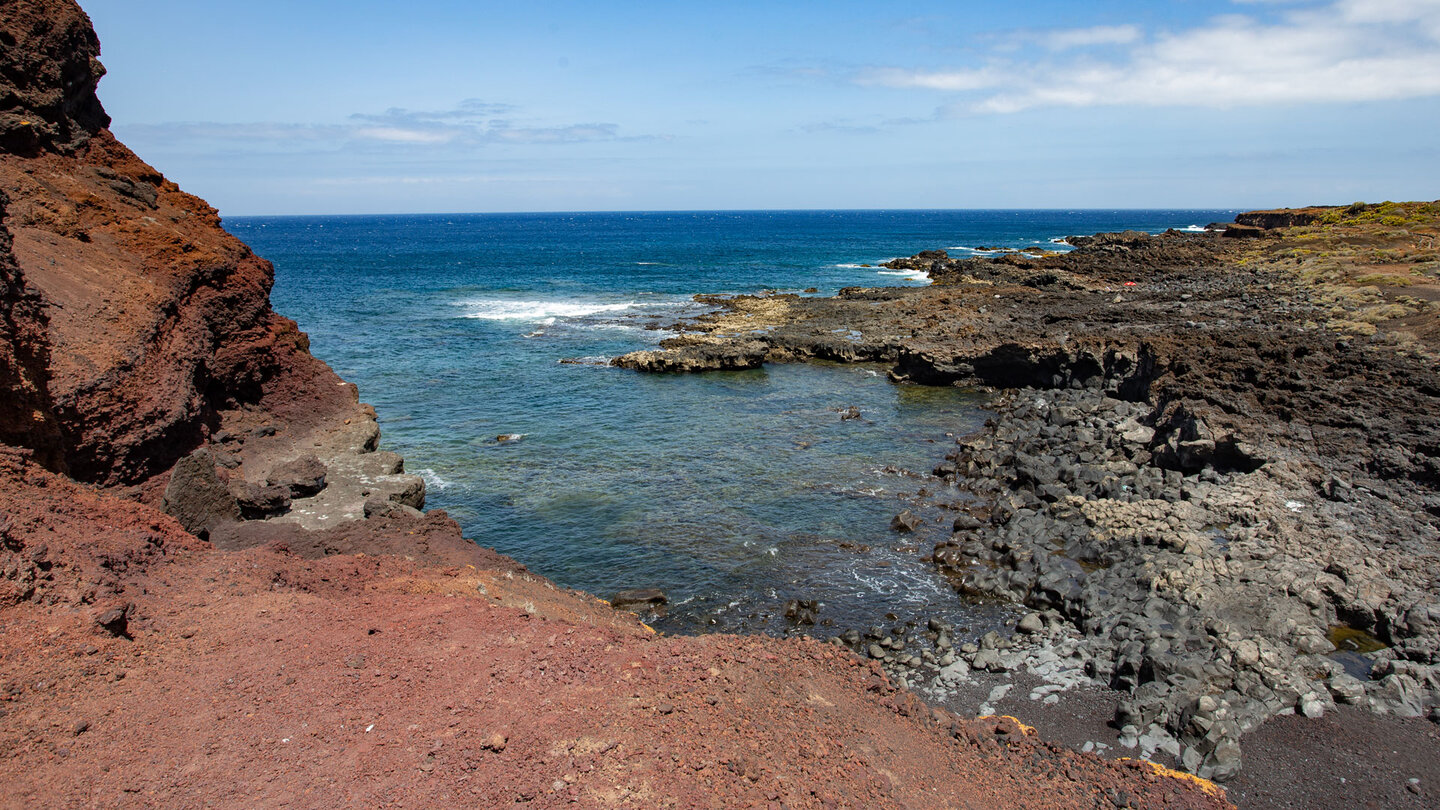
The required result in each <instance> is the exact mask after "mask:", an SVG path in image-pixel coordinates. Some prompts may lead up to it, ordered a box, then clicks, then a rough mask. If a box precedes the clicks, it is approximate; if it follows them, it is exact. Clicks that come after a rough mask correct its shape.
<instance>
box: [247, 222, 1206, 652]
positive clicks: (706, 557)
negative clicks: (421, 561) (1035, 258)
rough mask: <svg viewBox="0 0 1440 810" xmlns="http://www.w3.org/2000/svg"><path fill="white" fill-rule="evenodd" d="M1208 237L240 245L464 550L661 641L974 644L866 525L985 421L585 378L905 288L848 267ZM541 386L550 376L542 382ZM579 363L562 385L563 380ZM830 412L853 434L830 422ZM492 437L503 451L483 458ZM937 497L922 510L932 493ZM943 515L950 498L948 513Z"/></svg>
mask: <svg viewBox="0 0 1440 810" xmlns="http://www.w3.org/2000/svg"><path fill="white" fill-rule="evenodd" d="M1233 214H1234V212H1220V211H1204V212H1188V211H1187V212H1165V211H1158V212H1157V211H1134V212H1013V211H996V212H983V211H982V212H965V211H950V212H946V211H940V212H925V211H912V212H897V211H880V212H756V213H744V212H739V213H736V212H722V213H681V214H674V213H665V214H578V215H559V214H549V215H454V216H406V217H304V218H244V219H236V220H230V221H227V223H226V225H227V227H228V228H230V229H231V230H232V232H234V233H236V234H237V235H238V236H240V237H241V238H242V239H244V240H245V241H247V242H248V243H250V244H251V245H252V246H253V247H254V248H255V249H256V251H257V252H258V253H260V254H261V255H262V256H265V257H266V258H269V259H270V260H272V261H273V262H274V263H275V265H276V286H275V290H274V293H273V296H272V298H273V301H274V304H275V307H276V309H277V310H279V311H280V312H282V313H284V314H286V315H288V316H290V317H293V318H295V319H296V320H297V321H299V323H300V326H301V328H302V329H305V330H306V331H308V332H309V333H310V335H311V338H312V350H313V351H314V352H315V353H316V354H317V355H318V356H319V357H321V358H322V359H324V360H326V361H327V362H329V363H330V364H331V365H332V366H333V367H334V368H335V369H336V371H337V372H339V373H340V374H341V375H342V376H344V377H345V378H346V379H349V380H351V381H352V382H355V383H356V384H358V385H359V386H360V391H361V395H362V398H364V399H365V400H366V401H367V402H370V403H372V404H374V405H375V407H376V409H377V411H378V412H379V414H380V420H381V427H382V430H383V431H384V440H383V441H384V445H385V446H386V447H387V448H389V449H393V450H395V451H397V452H399V453H401V454H403V455H404V456H405V457H406V459H407V465H408V468H409V469H410V470H411V471H412V472H417V473H420V474H422V475H424V476H425V477H426V480H427V482H428V484H429V502H428V505H429V506H430V507H432V508H443V509H446V510H448V511H450V513H451V514H452V515H453V516H454V517H455V518H456V519H457V520H459V521H460V523H461V525H462V526H463V527H464V529H465V531H466V535H467V536H468V537H473V538H474V539H476V540H477V541H478V542H480V543H482V544H485V545H488V546H493V547H495V548H497V549H499V550H500V551H502V552H504V553H507V554H510V555H512V556H514V557H516V558H517V559H519V560H520V561H522V562H524V563H525V564H526V565H528V566H530V567H531V568H532V569H533V570H535V571H537V572H539V573H542V574H544V575H546V576H548V577H551V578H552V579H554V580H555V581H556V582H558V583H560V584H563V585H566V586H569V587H575V588H581V589H584V590H587V591H590V592H592V593H595V594H597V595H600V596H607V595H609V594H611V593H613V592H614V591H616V590H620V589H624V588H633V587H659V588H662V589H664V590H665V591H666V592H667V593H668V594H669V595H670V599H671V605H670V608H669V610H668V612H667V613H666V615H665V616H663V617H658V619H657V621H658V623H659V626H660V627H661V628H662V629H666V630H671V631H700V630H706V629H726V630H748V631H754V630H762V631H770V632H784V631H786V630H787V629H788V628H787V625H786V623H785V621H784V619H783V617H781V616H780V613H781V611H782V609H783V604H784V602H785V601H786V600H788V599H796V598H798V599H818V600H820V601H821V602H822V603H823V606H822V608H821V610H820V618H821V620H822V626H821V627H819V628H816V630H815V632H819V633H821V634H826V635H828V634H831V633H832V632H838V631H839V630H841V629H844V628H848V627H865V626H870V625H874V624H877V623H881V622H883V621H885V616H886V615H887V614H890V615H894V616H898V617H900V618H901V619H907V618H912V617H916V616H920V615H925V616H929V615H944V616H946V617H948V618H950V619H952V620H955V621H958V622H959V623H961V624H966V625H972V626H975V627H976V628H977V629H979V628H982V627H985V626H988V625H989V624H992V623H993V622H995V621H996V620H997V619H998V617H997V615H996V610H995V609H994V608H993V607H985V606H974V605H967V604H965V603H962V602H961V601H960V600H959V599H958V598H957V597H955V596H954V595H953V594H952V593H951V592H950V590H949V588H948V586H947V585H946V584H945V583H944V582H943V581H942V580H940V579H939V578H938V577H936V576H935V575H934V574H933V573H932V572H931V570H930V568H929V566H928V565H927V564H925V563H923V562H921V561H920V557H921V556H923V554H924V553H925V552H926V551H928V549H929V547H930V546H931V545H933V543H934V541H935V540H937V539H939V538H941V537H943V536H944V535H945V534H947V532H946V531H945V525H946V524H947V523H948V520H949V518H948V517H947V515H946V514H945V513H944V512H943V511H942V510H930V511H926V512H924V513H923V516H924V517H925V518H926V519H927V521H929V522H928V523H927V527H926V528H925V529H923V530H922V531H921V532H918V533H917V534H916V535H897V534H895V533H893V532H891V531H890V529H889V524H890V520H891V518H892V517H893V516H894V515H895V514H896V513H897V512H898V511H900V510H901V509H903V508H907V507H910V506H911V502H910V500H911V499H913V498H914V496H915V495H916V493H917V492H918V491H919V490H920V489H921V488H922V487H926V486H929V487H933V486H934V483H933V482H930V481H927V480H924V479H922V478H920V477H917V476H914V475H907V474H905V473H904V472H903V471H904V470H910V471H916V472H921V473H923V472H925V471H928V470H929V469H931V468H932V467H933V466H934V465H935V464H936V463H937V462H938V461H939V460H940V459H941V458H942V457H943V456H944V454H945V452H946V451H947V449H948V448H947V444H949V443H951V442H952V441H953V438H952V437H953V436H954V435H959V434H963V433H965V432H967V431H970V430H973V429H975V428H976V427H978V426H979V425H980V423H981V422H983V420H984V414H983V412H981V411H980V410H979V409H978V407H977V406H978V400H977V398H976V397H975V396H974V395H973V394H971V393H968V392H965V391H961V390H957V389H931V388H923V387H917V386H895V385H892V384H890V383H889V382H887V381H886V379H885V377H884V373H883V369H881V368H874V367H864V366H827V365H779V366H769V367H767V368H765V369H764V370H760V371H751V372H736V373H713V374H705V375H694V376H647V375H641V374H637V373H634V372H629V371H624V370H620V369H614V368H610V367H607V366H605V365H603V362H604V360H605V359H607V358H609V357H612V356H615V355H618V354H621V353H623V352H626V351H631V350H634V349H638V348H645V347H648V346H651V345H653V344H654V343H656V342H658V340H659V339H661V338H662V337H664V336H665V334H666V333H665V332H663V331H661V330H657V329H656V328H655V327H657V326H663V325H665V324H668V323H672V322H673V321H674V320H675V319H676V318H678V317H682V316H684V315H688V314H695V313H696V312H698V311H701V310H700V308H699V307H697V306H696V305H695V304H693V303H691V300H690V299H691V296H692V295H693V294H696V293H715V292H755V291H758V290H761V289H788V290H802V289H806V288H810V287H814V288H817V290H818V292H819V293H821V294H829V293H833V292H834V291H835V290H836V289H838V288H839V287H841V286H849V285H870V286H875V285H879V284H919V283H924V282H923V280H920V279H913V278H909V277H906V276H903V275H894V274H881V273H882V271H881V269H880V268H876V267H863V266H861V265H863V264H867V263H868V264H872V265H874V264H878V262H880V261H883V260H885V259H886V258H890V257H893V256H900V255H909V254H911V253H914V252H916V251H918V250H922V249H926V248H933V247H947V248H955V249H954V250H952V253H960V254H962V255H963V254H964V253H965V251H964V250H963V249H960V247H961V246H967V245H968V246H972V247H973V246H980V245H986V246H989V245H1002V246H1008V247H1023V246H1026V245H1030V244H1049V243H1050V240H1051V239H1053V238H1056V237H1060V236H1064V235H1067V234H1072V233H1093V232H1096V231H1100V230H1119V229H1124V228H1139V229H1143V230H1151V231H1158V230H1162V229H1164V228H1166V227H1172V226H1174V227H1185V226H1187V225H1197V224H1198V225H1203V224H1205V223H1206V222H1210V221H1213V220H1221V219H1230V218H1231V217H1233ZM562 361H568V362H562ZM577 361H578V362H577ZM849 407H857V408H859V410H860V411H861V414H862V418H861V419H856V420H842V419H841V418H840V413H839V412H840V411H841V410H843V409H845V408H849ZM502 434H519V435H520V438H519V439H518V440H515V441H508V442H499V441H497V440H496V438H497V437H498V436H500V435H502ZM942 495H944V493H942ZM947 497H951V498H958V497H959V495H958V493H950V494H949V495H948V496H947Z"/></svg>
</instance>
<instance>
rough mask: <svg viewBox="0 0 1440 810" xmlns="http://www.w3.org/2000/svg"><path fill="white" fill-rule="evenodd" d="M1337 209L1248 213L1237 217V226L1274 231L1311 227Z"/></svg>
mask: <svg viewBox="0 0 1440 810" xmlns="http://www.w3.org/2000/svg"><path fill="white" fill-rule="evenodd" d="M1333 210H1335V209H1333V208H1330V207H1324V206H1312V207H1309V208H1282V209H1279V210H1272V211H1246V212H1245V213H1243V214H1239V215H1237V216H1236V217H1235V222H1236V224H1239V225H1248V226H1250V227H1252V228H1264V229H1265V230H1272V229H1275V228H1294V227H1297V226H1300V225H1311V224H1314V223H1315V222H1317V221H1318V220H1319V219H1320V218H1321V217H1323V216H1325V215H1326V214H1327V213H1329V212H1331V211H1333Z"/></svg>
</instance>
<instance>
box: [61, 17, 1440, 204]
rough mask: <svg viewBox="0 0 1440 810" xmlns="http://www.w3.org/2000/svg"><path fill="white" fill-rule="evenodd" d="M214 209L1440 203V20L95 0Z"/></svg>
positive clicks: (124, 119)
mask: <svg viewBox="0 0 1440 810" xmlns="http://www.w3.org/2000/svg"><path fill="white" fill-rule="evenodd" d="M82 4H83V5H84V6H85V8H86V10H87V11H88V12H89V13H90V15H91V18H92V19H93V20H94V22H95V27H96V29H97V30H98V32H99V34H100V39H101V45H102V54H101V59H102V61H103V62H104V63H105V65H106V67H107V68H108V69H109V75H107V76H106V77H105V79H104V80H103V81H102V82H101V84H100V97H101V100H102V101H103V102H104V103H105V106H106V109H107V110H109V112H110V114H111V116H112V117H113V118H114V123H113V124H112V128H113V129H114V131H115V132H116V134H117V135H118V136H119V137H120V138H121V139H122V140H124V141H125V142H126V143H127V144H128V145H130V147H131V148H133V149H134V150H135V151H136V152H138V153H139V154H140V155H141V157H143V158H145V159H146V160H148V161H149V162H150V163H152V164H154V165H155V166H156V167H157V168H159V169H160V170H161V171H163V172H164V173H165V174H166V175H167V176H169V177H170V178H172V179H174V180H176V181H178V182H179V183H180V184H181V185H182V186H184V187H185V188H186V189H187V190H189V191H191V192H194V193H196V194H199V195H201V196H203V197H205V198H206V199H208V200H209V201H210V202H211V203H212V204H214V205H215V206H217V207H218V208H219V209H220V210H221V212H222V213H224V214H229V215H241V214H287V213H405V212H432V211H433V212H454V211H585V210H664V209H732V208H746V209H748V208H1147V207H1223V208H1230V207H1260V206H1272V205H1303V204H1309V203H1338V202H1350V201H1353V200H1357V199H1365V200H1381V199H1397V200H1398V199H1434V198H1436V197H1440V137H1437V136H1436V135H1435V133H1436V132H1440V0H1405V1H1404V2H1402V1H1401V0H1339V1H1338V2H1335V1H1333V0H1323V1H1321V2H1282V1H1279V0H1248V2H1238V1H1232V2H1213V1H1212V2H1202V1H1201V0H1172V2H1154V0H1150V1H1149V2H1125V1H1121V0H1112V1H1110V2H1089V3H1075V2H1065V3H1061V2H1026V1H1025V0H1016V1H1015V2H1011V3H1008V4H1000V3H990V2H986V3H965V2H894V3H887V2H881V1H880V0H868V1H867V2H847V1H846V0H832V1H831V2H788V3H787V2H773V1H772V2H765V3H749V2H732V3H714V2H705V3H698V2H694V3H692V2H674V1H672V2H611V3H594V2H545V0H529V1H524V0H522V1H521V2H513V1H512V2H508V3H490V2H455V1H452V0H410V2H407V3H394V2H366V1H365V0H352V1H351V2H345V3H339V2H329V0H309V2H305V3H293V2H272V1H271V0H249V1H248V2H244V3H237V2H218V1H217V2H195V0H185V1H184V2H177V1H175V0H88V2H87V1H86V0H82Z"/></svg>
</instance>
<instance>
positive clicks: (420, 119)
mask: <svg viewBox="0 0 1440 810" xmlns="http://www.w3.org/2000/svg"><path fill="white" fill-rule="evenodd" d="M518 112H520V110H519V108H517V107H515V106H513V105H509V104H494V103H489V102H485V101H481V100H478V99H467V100H466V101H463V102H461V103H460V104H459V105H458V106H456V107H455V109H451V110H438V111H434V110H424V111H422V110H407V109H404V108H399V107H392V108H391V109H388V110H385V111H384V112H381V113H355V114H354V115H351V116H349V118H348V120H347V121H346V122H345V123H342V124H286V123H268V122H260V123H241V124H221V123H209V122H198V123H197V122H186V123H169V124H149V125H131V126H127V127H126V128H125V132H126V135H127V137H140V138H143V139H147V140H151V141H165V142H177V143H186V144H191V145H202V144H203V145H204V147H205V148H211V147H214V146H217V145H224V146H229V147H232V148H249V149H262V150H267V151H302V150H311V149H317V148H328V149H338V148H344V147H347V146H362V147H363V146H366V145H368V146H370V147H371V148H397V149H403V148H417V149H418V148H436V147H452V148H461V147H471V148H476V147H482V146H485V145H487V144H522V145H523V144H536V145H552V144H574V143H587V142H593V141H621V140H650V139H656V138H657V137H661V138H663V136H624V135H621V133H620V127H619V126H618V125H617V124H612V123H566V124H557V125H548V124H545V123H543V122H536V121H524V122H517V121H516V120H515V119H514V118H513V117H512V116H514V115H515V114H516V113H518Z"/></svg>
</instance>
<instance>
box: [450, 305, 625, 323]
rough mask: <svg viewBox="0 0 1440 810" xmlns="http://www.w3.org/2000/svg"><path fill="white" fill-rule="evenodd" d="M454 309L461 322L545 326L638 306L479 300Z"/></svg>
mask: <svg viewBox="0 0 1440 810" xmlns="http://www.w3.org/2000/svg"><path fill="white" fill-rule="evenodd" d="M456 306H461V307H465V308H466V310H467V311H466V312H465V314H463V315H461V316H459V317H461V318H478V319H480V320H485V321H528V322H531V323H541V324H545V325H546V326H548V325H550V324H553V323H555V319H556V318H583V317H585V316H586V315H597V314H599V313H601V312H619V311H621V310H626V309H630V308H631V307H635V306H639V304H638V303H637V302H634V301H627V302H623V303H612V304H606V303H601V302H599V301H513V300H504V299H494V298H489V299H486V298H481V299H474V300H470V301H458V302H456Z"/></svg>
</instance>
